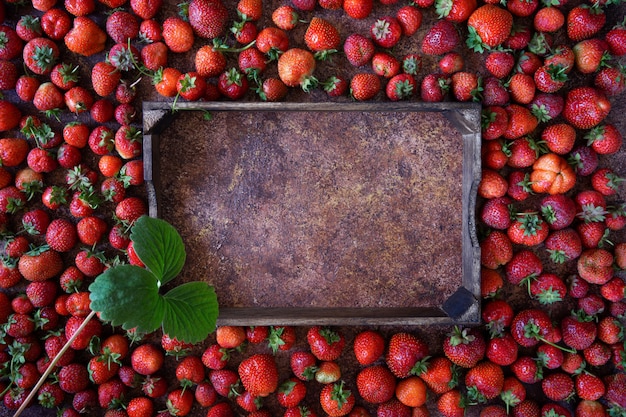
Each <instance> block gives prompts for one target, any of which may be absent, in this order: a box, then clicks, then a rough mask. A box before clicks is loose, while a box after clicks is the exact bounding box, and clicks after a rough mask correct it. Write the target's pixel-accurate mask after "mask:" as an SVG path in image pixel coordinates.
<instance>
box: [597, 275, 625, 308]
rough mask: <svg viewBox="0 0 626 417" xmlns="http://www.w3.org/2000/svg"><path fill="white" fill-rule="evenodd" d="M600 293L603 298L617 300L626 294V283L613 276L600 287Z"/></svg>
mask: <svg viewBox="0 0 626 417" xmlns="http://www.w3.org/2000/svg"><path fill="white" fill-rule="evenodd" d="M600 294H601V295H602V297H603V298H604V299H605V300H608V301H612V302H614V303H616V302H619V301H621V300H622V299H623V298H624V297H625V295H626V283H625V282H624V281H623V280H622V279H621V278H619V277H613V278H611V279H610V280H609V281H608V282H606V283H605V284H603V285H602V286H601V287H600Z"/></svg>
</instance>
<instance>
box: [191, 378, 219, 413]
mask: <svg viewBox="0 0 626 417" xmlns="http://www.w3.org/2000/svg"><path fill="white" fill-rule="evenodd" d="M194 397H195V400H196V402H197V403H198V404H200V406H201V407H210V406H212V405H214V404H215V402H216V401H217V393H216V392H215V389H214V388H213V386H212V385H211V383H210V382H201V383H199V384H198V385H197V386H196V390H195V391H194Z"/></svg>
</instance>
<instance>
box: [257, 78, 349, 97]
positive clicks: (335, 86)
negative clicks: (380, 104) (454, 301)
mask: <svg viewBox="0 0 626 417" xmlns="http://www.w3.org/2000/svg"><path fill="white" fill-rule="evenodd" d="M266 81H267V80H266ZM281 83H282V82H281ZM321 86H322V88H323V89H324V91H326V93H327V94H328V96H329V97H341V96H344V95H345V94H346V93H347V91H348V80H346V79H345V78H344V77H336V76H334V75H333V76H331V77H329V78H328V79H327V80H326V81H324V82H323V83H322V84H321ZM285 89H286V87H285Z"/></svg>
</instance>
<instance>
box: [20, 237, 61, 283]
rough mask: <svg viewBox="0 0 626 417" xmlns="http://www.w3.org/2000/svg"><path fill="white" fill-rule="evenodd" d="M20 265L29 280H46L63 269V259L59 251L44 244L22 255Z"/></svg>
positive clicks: (22, 272) (24, 275)
mask: <svg viewBox="0 0 626 417" xmlns="http://www.w3.org/2000/svg"><path fill="white" fill-rule="evenodd" d="M18 267H19V270H20V273H21V274H22V276H23V277H24V278H25V279H27V280H28V281H35V282H36V281H45V280H47V279H50V278H52V277H54V276H55V275H58V274H59V273H61V271H62V270H63V260H62V259H61V255H59V253H58V252H57V251H54V250H52V249H49V248H48V247H47V246H43V247H40V248H37V249H33V250H32V251H30V252H26V253H25V254H24V255H22V256H21V257H20V260H19V263H18Z"/></svg>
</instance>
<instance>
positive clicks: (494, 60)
mask: <svg viewBox="0 0 626 417" xmlns="http://www.w3.org/2000/svg"><path fill="white" fill-rule="evenodd" d="M514 66H515V58H514V57H513V54H512V53H511V52H509V51H507V50H497V49H496V50H494V51H491V52H489V55H487V58H486V59H485V67H486V68H487V70H488V71H489V72H490V73H491V74H492V75H493V76H494V77H496V78H504V77H506V76H507V75H509V74H510V73H511V70H513V67H514Z"/></svg>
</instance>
